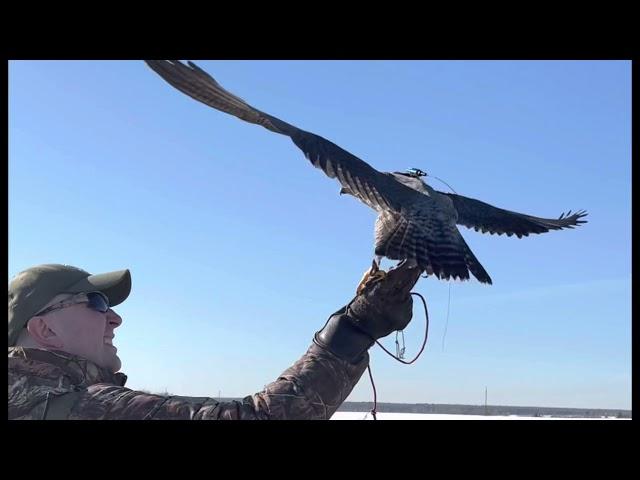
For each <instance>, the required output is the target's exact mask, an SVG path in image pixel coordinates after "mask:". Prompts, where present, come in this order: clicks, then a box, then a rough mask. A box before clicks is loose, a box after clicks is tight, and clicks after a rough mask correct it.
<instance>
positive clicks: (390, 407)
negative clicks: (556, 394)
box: [338, 402, 631, 418]
mask: <svg viewBox="0 0 640 480" xmlns="http://www.w3.org/2000/svg"><path fill="white" fill-rule="evenodd" d="M371 407H372V403H371V402H344V403H343V404H342V405H341V406H340V408H339V409H338V411H341V412H367V411H369V410H371ZM376 410H377V411H378V412H389V413H440V414H450V415H520V416H523V417H542V416H545V415H550V416H552V417H567V418H571V417H579V418H600V417H617V418H631V410H618V409H599V408H558V407H514V406H510V405H487V406H486V407H485V406H484V405H457V404H447V403H378V405H377V408H376Z"/></svg>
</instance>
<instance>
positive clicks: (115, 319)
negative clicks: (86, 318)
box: [107, 309, 122, 329]
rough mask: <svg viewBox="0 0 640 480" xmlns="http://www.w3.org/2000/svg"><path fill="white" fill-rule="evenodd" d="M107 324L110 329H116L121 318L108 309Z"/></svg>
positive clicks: (120, 322)
mask: <svg viewBox="0 0 640 480" xmlns="http://www.w3.org/2000/svg"><path fill="white" fill-rule="evenodd" d="M107 322H108V324H109V326H110V327H111V328H113V329H116V328H118V327H119V326H120V325H121V324H122V317H121V316H120V315H118V314H117V313H116V312H114V311H113V310H111V309H109V310H108V311H107Z"/></svg>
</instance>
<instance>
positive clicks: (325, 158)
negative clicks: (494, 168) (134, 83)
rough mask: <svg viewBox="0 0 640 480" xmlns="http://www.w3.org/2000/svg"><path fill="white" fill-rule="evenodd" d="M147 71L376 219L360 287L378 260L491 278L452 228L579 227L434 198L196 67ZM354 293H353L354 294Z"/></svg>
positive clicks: (414, 173) (165, 65)
mask: <svg viewBox="0 0 640 480" xmlns="http://www.w3.org/2000/svg"><path fill="white" fill-rule="evenodd" d="M145 62H146V63H147V65H148V66H149V67H150V68H151V69H152V70H153V71H154V72H156V73H157V74H158V75H160V76H161V77H162V78H163V79H164V80H165V81H166V82H167V83H169V84H170V85H172V86H173V87H175V88H176V89H178V90H179V91H181V92H182V93H184V94H186V95H188V96H190V97H192V98H194V99H195V100H197V101H199V102H202V103H204V104H205V105H208V106H210V107H212V108H215V109H216V110H220V111H222V112H225V113H228V114H231V115H233V116H235V117H238V118H239V119H241V120H244V121H246V122H249V123H255V124H256V125H261V126H263V127H264V128H266V129H267V130H270V131H272V132H275V133H279V134H281V135H286V136H288V137H289V138H291V140H292V141H293V143H294V144H295V145H296V146H297V147H298V148H299V149H300V150H302V152H303V153H304V155H305V157H306V158H307V159H308V160H309V161H310V162H311V163H312V164H313V166H314V167H317V168H319V169H320V170H322V171H323V172H324V173H325V174H326V175H327V176H328V177H329V178H335V179H337V180H338V181H339V182H340V185H341V187H342V188H341V189H340V193H341V194H348V195H351V196H353V197H355V198H357V199H358V200H360V201H361V202H363V203H364V204H365V205H367V206H369V207H370V208H372V209H374V210H375V211H376V212H377V213H378V217H377V219H376V223H375V232H374V237H375V258H374V259H373V264H372V268H371V269H370V270H369V272H368V273H366V274H365V277H363V280H362V282H361V286H362V285H364V283H366V282H367V281H369V280H370V278H369V277H370V276H375V275H378V274H382V273H383V272H382V271H381V270H379V265H380V261H381V259H382V258H383V257H385V258H388V259H390V260H401V261H403V262H411V263H412V264H415V265H417V266H418V267H419V268H420V269H421V271H423V272H426V274H427V275H435V276H436V277H437V278H438V279H443V280H450V279H452V278H453V279H459V280H468V279H469V272H471V274H472V275H473V276H474V277H475V278H476V279H477V280H478V281H480V282H481V283H486V284H491V283H492V281H491V277H490V276H489V274H488V273H487V272H486V270H485V269H484V267H483V266H482V265H481V264H480V262H479V261H478V259H477V258H476V256H475V255H474V254H473V252H472V251H471V249H470V248H469V246H468V245H467V243H466V242H465V240H464V238H463V237H462V235H461V234H460V232H459V230H458V227H457V225H463V226H465V227H467V228H472V229H474V230H475V231H481V232H482V233H487V232H488V233H490V234H498V235H502V234H506V235H507V236H509V237H510V236H512V235H516V236H517V237H518V238H522V237H523V236H524V237H526V236H528V235H530V234H539V233H545V232H548V231H550V230H561V229H564V228H574V227H575V226H578V225H580V224H582V223H586V220H582V218H583V217H585V216H586V215H587V213H586V211H584V210H581V211H577V212H575V213H573V214H571V211H569V212H568V213H566V214H565V213H563V214H561V215H560V216H559V217H558V218H557V219H551V218H540V217H534V216H531V215H525V214H522V213H517V212H513V211H509V210H503V209H501V208H497V207H494V206H492V205H489V204H487V203H484V202H481V201H480V200H475V199H473V198H468V197H464V196H462V195H458V194H455V193H445V192H440V191H437V190H434V189H433V188H432V187H431V186H429V185H428V184H427V183H426V182H425V181H424V180H423V178H424V177H426V176H427V174H426V173H425V172H423V171H422V170H420V169H417V168H410V169H408V170H406V171H403V172H399V171H398V172H380V171H378V170H376V169H375V168H373V167H372V166H370V165H369V164H368V163H366V162H364V161H363V160H361V159H359V158H358V157H356V156H355V155H353V154H351V153H349V152H348V151H346V150H344V149H342V148H340V147H339V146H338V145H336V144H334V143H332V142H330V141H329V140H327V139H325V138H323V137H321V136H319V135H316V134H314V133H311V132H306V131H304V130H301V129H299V128H298V127H295V126H293V125H291V124H289V123H286V122H284V121H282V120H280V119H279V118H276V117H274V116H271V115H269V114H268V113H265V112H262V111H260V110H258V109H256V108H254V107H252V106H251V105H249V104H248V103H247V102H245V101H244V100H242V99H241V98H239V97H237V96H236V95H234V94H232V93H230V92H229V91H227V90H225V89H224V88H222V86H221V85H220V84H219V83H218V82H216V80H215V79H214V78H213V77H212V76H211V75H209V74H208V73H206V72H205V71H204V70H202V69H201V68H200V67H198V66H197V65H195V64H194V63H193V62H187V63H186V64H184V63H182V62H180V61H177V60H146V61H145ZM359 289H360V288H359Z"/></svg>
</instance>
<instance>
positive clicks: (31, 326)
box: [27, 316, 62, 348]
mask: <svg viewBox="0 0 640 480" xmlns="http://www.w3.org/2000/svg"><path fill="white" fill-rule="evenodd" d="M27 331H28V332H29V335H31V338H32V339H33V340H34V341H35V342H36V343H37V344H38V345H39V346H41V347H45V348H61V347H62V341H61V340H60V337H58V335H56V332H54V331H53V330H52V329H51V328H50V327H49V323H48V322H47V320H46V319H45V318H44V317H38V316H36V317H33V318H31V319H30V320H29V323H27Z"/></svg>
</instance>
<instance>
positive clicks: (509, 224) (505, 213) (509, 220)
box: [438, 192, 587, 238]
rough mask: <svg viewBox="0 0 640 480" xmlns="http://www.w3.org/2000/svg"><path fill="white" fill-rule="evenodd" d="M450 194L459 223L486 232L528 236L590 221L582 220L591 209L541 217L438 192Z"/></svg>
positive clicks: (519, 236)
mask: <svg viewBox="0 0 640 480" xmlns="http://www.w3.org/2000/svg"><path fill="white" fill-rule="evenodd" d="M438 193H440V194H442V195H446V196H447V197H449V198H450V199H451V200H452V201H453V206H454V207H455V209H456V210H457V211H458V221H457V223H458V224H459V225H464V226H465V227H468V228H473V229H474V230H476V231H481V232H482V233H486V232H489V233H490V234H492V235H493V234H494V233H497V234H498V235H502V234H503V233H506V234H507V236H509V237H510V236H511V235H517V236H518V238H521V237H523V236H525V237H526V236H528V235H529V234H530V233H545V232H548V231H549V230H561V229H563V228H573V227H575V226H578V225H581V224H583V223H587V221H586V220H581V218H582V217H585V216H586V215H587V212H586V211H584V210H580V211H578V212H576V213H574V214H573V215H572V214H571V211H569V212H568V213H566V214H564V213H563V214H562V215H560V217H558V218H557V219H553V218H540V217H533V216H531V215H525V214H523V213H518V212H511V211H509V210H503V209H502V208H497V207H493V206H491V205H489V204H488V203H484V202H481V201H480V200H475V199H473V198H467V197H463V196H462V195H456V194H454V193H444V192H438Z"/></svg>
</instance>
